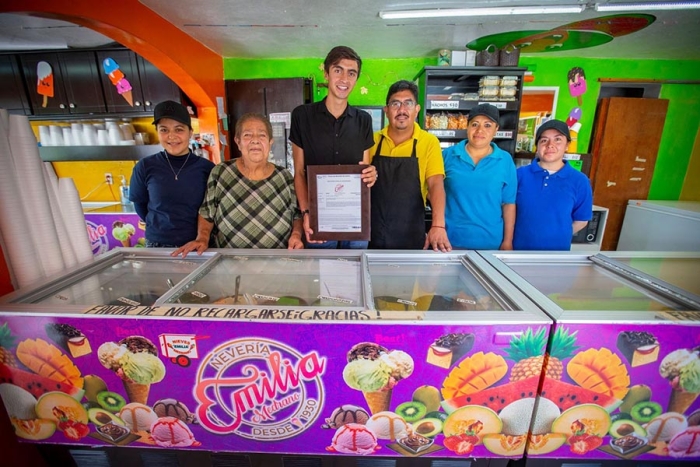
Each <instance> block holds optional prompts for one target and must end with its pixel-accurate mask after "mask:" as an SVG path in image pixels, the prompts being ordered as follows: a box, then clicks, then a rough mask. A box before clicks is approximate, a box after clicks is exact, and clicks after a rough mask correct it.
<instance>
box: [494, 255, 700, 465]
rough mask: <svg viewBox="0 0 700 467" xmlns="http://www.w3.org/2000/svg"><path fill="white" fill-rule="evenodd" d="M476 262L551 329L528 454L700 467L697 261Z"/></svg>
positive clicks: (544, 258)
mask: <svg viewBox="0 0 700 467" xmlns="http://www.w3.org/2000/svg"><path fill="white" fill-rule="evenodd" d="M480 254H481V255H482V256H483V257H484V258H485V259H487V261H489V263H490V264H492V265H493V266H494V267H495V268H496V269H498V270H499V272H500V273H501V274H502V275H503V276H504V277H505V278H507V279H508V280H509V281H510V282H511V283H512V284H514V285H515V286H516V287H518V289H519V290H521V291H522V292H523V293H525V294H526V295H527V296H528V297H529V298H530V299H531V300H533V301H535V302H536V303H538V304H540V306H541V307H542V309H543V310H545V311H546V312H547V314H548V315H549V316H551V317H552V318H553V319H554V320H555V325H554V328H553V334H552V336H551V339H550V342H549V344H548V348H547V353H548V355H549V361H548V364H547V366H546V368H545V372H544V373H545V374H544V378H543V382H542V386H541V389H540V392H539V400H538V404H539V405H538V411H537V417H536V420H538V421H539V423H535V424H533V426H532V435H531V437H530V440H529V444H528V447H527V453H528V457H530V458H533V459H534V458H576V459H582V460H583V459H598V460H600V459H626V460H630V459H634V460H635V461H638V462H649V461H672V462H673V465H676V464H677V463H679V462H683V461H685V462H688V463H696V464H697V462H698V460H700V401H699V400H698V399H697V398H698V395H700V326H699V322H700V300H698V298H699V296H698V284H699V283H700V281H698V277H700V255H699V254H696V253H625V252H605V253H604V254H598V255H595V256H590V257H589V256H585V255H580V254H576V253H562V254H532V253H516V252H512V253H511V252H490V253H489V252H482V253H480ZM555 406H558V409H560V410H556V408H555ZM528 465H529V461H528Z"/></svg>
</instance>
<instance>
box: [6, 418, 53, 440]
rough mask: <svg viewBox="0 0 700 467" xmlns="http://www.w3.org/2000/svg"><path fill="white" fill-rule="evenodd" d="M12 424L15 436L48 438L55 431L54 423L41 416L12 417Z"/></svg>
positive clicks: (37, 438) (34, 438)
mask: <svg viewBox="0 0 700 467" xmlns="http://www.w3.org/2000/svg"><path fill="white" fill-rule="evenodd" d="M12 426H13V427H14V428H15V434H16V435H17V436H19V437H20V438H24V439H31V440H42V439H46V438H50V437H51V436H52V435H53V434H54V433H55V432H56V423H54V422H53V421H52V420H46V419H41V418H36V419H34V420H17V419H12Z"/></svg>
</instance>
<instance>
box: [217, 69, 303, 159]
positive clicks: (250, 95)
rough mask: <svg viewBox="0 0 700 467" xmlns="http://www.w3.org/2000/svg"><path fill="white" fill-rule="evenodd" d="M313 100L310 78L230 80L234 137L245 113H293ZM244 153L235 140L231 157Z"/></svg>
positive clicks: (228, 94)
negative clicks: (239, 119)
mask: <svg viewBox="0 0 700 467" xmlns="http://www.w3.org/2000/svg"><path fill="white" fill-rule="evenodd" d="M310 102H311V80H309V79H306V78H279V79H244V80H238V79H237V80H228V81H226V105H227V107H228V112H229V114H230V118H229V134H230V135H231V139H232V140H233V135H235V128H236V121H238V118H240V117H241V116H242V115H243V114H245V113H248V112H256V113H261V114H263V115H269V114H271V113H279V112H289V113H291V112H292V110H294V108H295V107H297V106H299V105H302V104H308V103H310ZM287 133H288V132H287ZM240 155H241V153H240V151H239V150H238V147H237V146H236V144H235V143H233V142H232V144H231V157H232V158H233V157H239V156H240Z"/></svg>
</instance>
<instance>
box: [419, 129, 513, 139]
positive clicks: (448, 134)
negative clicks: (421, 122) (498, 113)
mask: <svg viewBox="0 0 700 467" xmlns="http://www.w3.org/2000/svg"><path fill="white" fill-rule="evenodd" d="M426 131H427V132H428V133H430V134H433V135H435V136H437V137H438V138H454V139H466V138H467V130H426ZM514 133H515V130H501V131H497V132H496V136H495V137H494V139H512V138H513V134H514Z"/></svg>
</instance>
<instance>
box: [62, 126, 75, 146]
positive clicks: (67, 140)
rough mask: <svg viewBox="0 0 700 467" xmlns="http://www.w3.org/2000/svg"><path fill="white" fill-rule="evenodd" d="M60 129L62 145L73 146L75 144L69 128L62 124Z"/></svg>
mask: <svg viewBox="0 0 700 467" xmlns="http://www.w3.org/2000/svg"><path fill="white" fill-rule="evenodd" d="M61 131H62V132H63V145H64V146H75V145H76V144H75V143H74V142H73V133H72V132H71V129H70V128H68V127H67V126H62V127H61Z"/></svg>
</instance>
